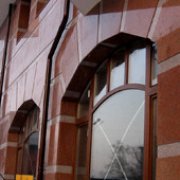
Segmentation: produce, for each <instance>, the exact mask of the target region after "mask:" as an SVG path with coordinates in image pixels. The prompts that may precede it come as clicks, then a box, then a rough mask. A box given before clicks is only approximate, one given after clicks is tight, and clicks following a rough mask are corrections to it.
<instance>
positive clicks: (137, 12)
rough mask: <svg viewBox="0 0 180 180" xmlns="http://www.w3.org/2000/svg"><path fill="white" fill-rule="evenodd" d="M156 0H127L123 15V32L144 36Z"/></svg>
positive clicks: (146, 32)
mask: <svg viewBox="0 0 180 180" xmlns="http://www.w3.org/2000/svg"><path fill="white" fill-rule="evenodd" d="M157 3H158V0H151V1H145V0H133V1H131V0H130V1H128V7H127V10H126V15H125V26H124V30H123V31H124V32H126V33H129V34H133V35H138V36H141V37H146V36H147V34H148V31H149V27H150V25H151V20H152V18H153V15H154V13H155V10H156V7H157Z"/></svg>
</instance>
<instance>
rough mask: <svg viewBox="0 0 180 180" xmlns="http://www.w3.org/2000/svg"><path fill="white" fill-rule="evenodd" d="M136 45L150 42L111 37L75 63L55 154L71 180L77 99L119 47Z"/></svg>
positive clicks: (129, 36) (74, 148)
mask: <svg viewBox="0 0 180 180" xmlns="http://www.w3.org/2000/svg"><path fill="white" fill-rule="evenodd" d="M137 42H138V43H141V44H146V43H150V42H151V41H150V40H149V39H145V38H142V37H138V36H134V35H129V34H126V33H119V34H117V35H115V36H112V37H111V38H108V39H106V40H104V41H102V42H101V43H99V44H98V45H97V46H96V47H94V49H93V50H92V51H91V52H90V53H89V54H88V55H87V56H86V57H85V58H84V59H83V60H82V61H81V62H80V63H79V65H78V66H77V69H76V70H75V72H74V73H73V76H72V78H71V80H70V82H69V84H68V86H67V88H66V90H65V93H64V96H63V98H62V102H61V112H60V114H61V115H60V136H59V137H60V139H59V142H60V143H59V146H60V148H59V149H60V151H58V156H59V158H58V159H59V162H60V165H61V166H63V167H64V166H65V165H67V163H69V164H68V168H69V169H71V172H70V173H69V176H70V177H71V178H72V179H73V176H74V174H75V167H74V166H75V165H74V161H75V156H76V154H75V153H74V152H75V151H76V133H77V121H79V119H77V111H78V103H79V101H80V98H81V95H82V94H83V92H84V90H85V88H86V87H87V85H88V83H89V81H90V80H91V78H92V76H93V75H94V73H95V71H96V70H97V68H98V67H99V65H100V64H102V63H103V61H104V60H106V58H108V56H110V55H111V54H112V53H113V52H114V51H116V50H117V49H119V48H121V47H122V48H124V47H128V46H129V45H132V44H134V43H137ZM65 137H66V138H65ZM69 142H71V150H69ZM63 153H64V154H63ZM72 154H73V155H72ZM63 156H66V157H69V158H70V160H69V162H67V161H66V160H64V158H63Z"/></svg>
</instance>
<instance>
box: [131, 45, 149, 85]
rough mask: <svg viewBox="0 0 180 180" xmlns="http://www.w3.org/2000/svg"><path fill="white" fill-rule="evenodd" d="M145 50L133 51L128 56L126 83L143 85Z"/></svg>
mask: <svg viewBox="0 0 180 180" xmlns="http://www.w3.org/2000/svg"><path fill="white" fill-rule="evenodd" d="M145 70H146V48H142V49H134V50H133V51H132V52H131V53H130V55H129V72H128V82H129V83H139V84H145Z"/></svg>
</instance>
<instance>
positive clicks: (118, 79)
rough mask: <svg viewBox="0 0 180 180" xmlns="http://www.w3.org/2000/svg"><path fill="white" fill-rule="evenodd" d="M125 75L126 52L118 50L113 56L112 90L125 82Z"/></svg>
mask: <svg viewBox="0 0 180 180" xmlns="http://www.w3.org/2000/svg"><path fill="white" fill-rule="evenodd" d="M124 75H125V62H124V52H118V53H116V54H115V55H114V56H113V57H112V60H111V78H110V90H112V89H114V88H116V87H118V86H121V85H123V84H124Z"/></svg>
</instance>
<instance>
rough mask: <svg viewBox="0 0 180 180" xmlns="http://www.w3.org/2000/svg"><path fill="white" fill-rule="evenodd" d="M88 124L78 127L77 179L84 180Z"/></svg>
mask: <svg viewBox="0 0 180 180" xmlns="http://www.w3.org/2000/svg"><path fill="white" fill-rule="evenodd" d="M87 129H88V125H87V124H86V125H83V126H80V127H78V136H77V160H76V179H77V180H84V179H85V177H86V152H87Z"/></svg>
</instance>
